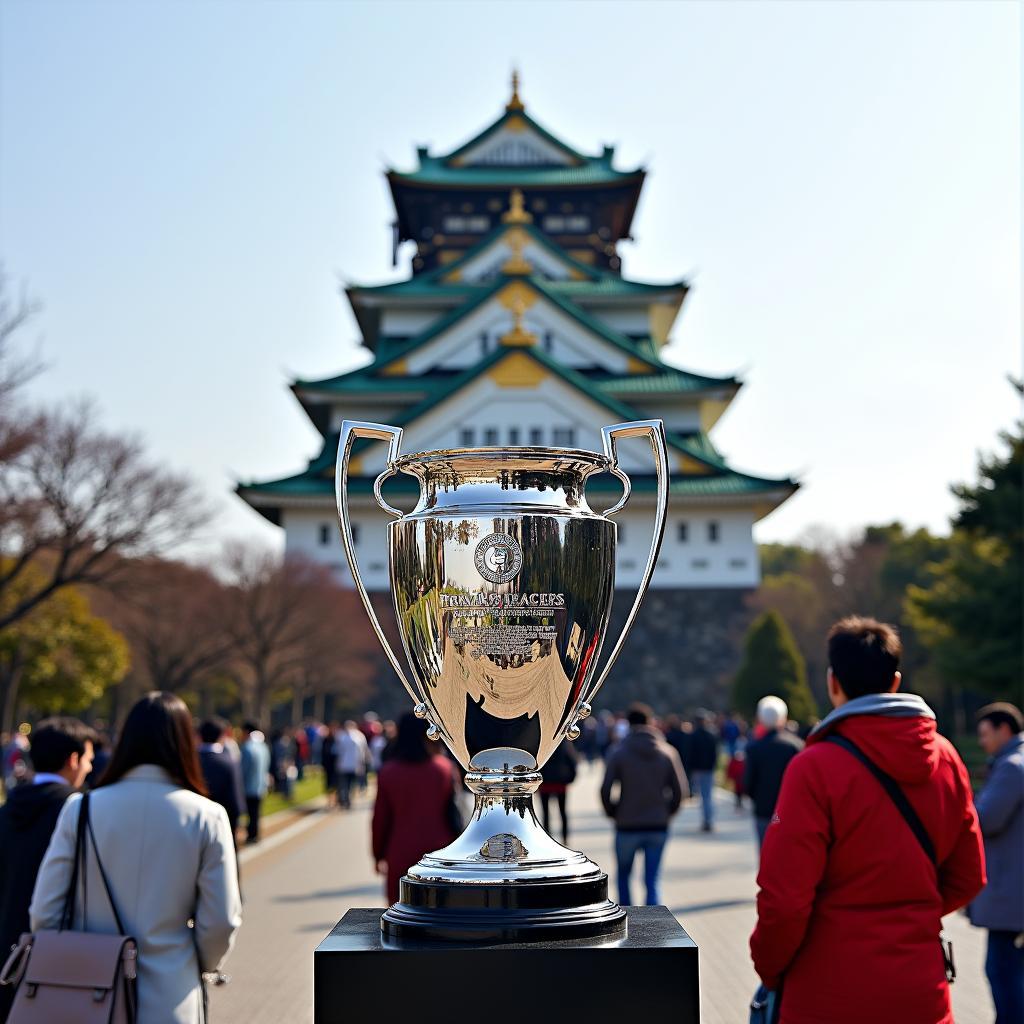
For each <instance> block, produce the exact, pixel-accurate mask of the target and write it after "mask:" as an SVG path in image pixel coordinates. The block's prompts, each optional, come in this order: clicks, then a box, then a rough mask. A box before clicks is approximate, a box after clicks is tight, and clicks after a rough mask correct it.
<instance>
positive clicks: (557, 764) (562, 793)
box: [537, 740, 579, 846]
mask: <svg viewBox="0 0 1024 1024" xmlns="http://www.w3.org/2000/svg"><path fill="white" fill-rule="evenodd" d="M578 761H579V758H578V757H577V755H576V750H575V748H574V747H573V745H572V744H571V743H570V742H569V741H568V740H562V742H561V743H559V744H558V746H557V747H555V752H554V753H553V754H552V755H551V757H549V758H548V759H547V761H546V762H545V763H544V767H543V768H541V770H540V774H541V778H542V779H543V780H544V781H543V782H542V783H541V784H540V789H539V790H538V794H537V795H538V796H539V797H540V812H541V817H542V818H543V820H544V828H545V830H546V831H547V833H548V835H550V834H551V801H552V800H554V801H555V803H556V804H557V805H558V814H559V816H560V817H561V819H562V845H563V846H567V845H568V844H569V815H568V811H567V810H566V795H567V793H568V791H569V787H570V786H571V785H572V784H573V783H574V782H575V781H576V765H577V763H578Z"/></svg>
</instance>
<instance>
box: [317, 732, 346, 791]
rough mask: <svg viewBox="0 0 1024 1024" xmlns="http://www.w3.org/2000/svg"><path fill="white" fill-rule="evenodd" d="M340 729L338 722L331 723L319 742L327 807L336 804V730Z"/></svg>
mask: <svg viewBox="0 0 1024 1024" xmlns="http://www.w3.org/2000/svg"><path fill="white" fill-rule="evenodd" d="M340 728H341V724H340V723H339V722H331V724H330V725H329V726H327V727H326V728H325V729H324V735H323V738H322V739H321V741H320V764H321V766H322V767H323V770H324V792H325V793H326V794H327V806H328V807H333V806H335V804H336V803H337V802H338V793H337V788H336V787H337V785H338V755H337V751H336V750H335V748H334V747H335V743H336V742H337V739H336V737H337V734H338V730H339V729H340Z"/></svg>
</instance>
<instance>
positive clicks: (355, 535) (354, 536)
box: [349, 523, 359, 544]
mask: <svg viewBox="0 0 1024 1024" xmlns="http://www.w3.org/2000/svg"><path fill="white" fill-rule="evenodd" d="M349 529H350V530H351V531H352V543H353V544H358V543H359V524H358V523H352V524H351V525H350V526H349Z"/></svg>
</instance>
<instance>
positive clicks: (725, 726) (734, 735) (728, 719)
mask: <svg viewBox="0 0 1024 1024" xmlns="http://www.w3.org/2000/svg"><path fill="white" fill-rule="evenodd" d="M719 733H720V735H721V737H722V742H723V743H724V744H725V752H726V753H727V754H728V755H729V757H730V758H731V757H732V756H733V754H735V753H736V744H737V743H739V739H740V736H742V735H743V730H742V728H741V727H740V723H739V720H738V719H737V717H736V715H735V714H733V712H731V711H730V712H729V714H727V715H726V716H725V717H724V719H723V720H722V728H721V729H720V730H719Z"/></svg>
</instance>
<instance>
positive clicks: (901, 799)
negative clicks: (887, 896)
mask: <svg viewBox="0 0 1024 1024" xmlns="http://www.w3.org/2000/svg"><path fill="white" fill-rule="evenodd" d="M825 740H826V742H828V743H834V744H835V745H836V746H837V747H842V748H843V750H845V751H846V752H847V753H848V754H852V755H853V756H854V757H855V758H857V760H858V761H860V763H861V764H862V765H864V767H865V768H867V770H868V771H869V772H871V774H872V775H874V777H875V778H876V779H877V780H878V782H879V784H880V785H881V787H882V789H884V790H885V791H886V793H888V794H889V798H890V799H891V800H892V802H893V803H894V804H895V805H896V809H897V810H898V811H899V812H900V814H902V815H903V819H904V820H905V821H906V823H907V824H908V825H909V826H910V831H911V832H913V833H914V837H915V838H916V839H917V841H918V842H919V843H920V844H921V849H922V850H924V852H925V854H927V856H928V859H929V860H930V861H931V862H932V865H933V866H934V867H935V868H936V870H938V867H939V860H938V857H936V855H935V844H934V843H933V842H932V838H931V836H930V835H928V830H927V829H926V828H925V827H924V822H922V821H921V819H920V817H918V814H917V811H915V810H914V808H913V807H912V806H911V803H910V801H909V800H908V799H907V795H906V793H904V792H903V790H902V789H901V788H900V786H899V783H897V782H896V780H895V779H894V778H893V777H892V776H891V775H888V774H887V773H886V772H884V771H882V769H881V768H879V767H878V765H877V764H875V762H874V761H872V760H871V758H870V757H868V756H867V754H865V753H864V751H863V750H861V749H860V747H858V746H857V744H856V743H854V742H853V741H852V740H848V739H847V738H846V737H845V736H840V735H838V734H837V733H832V734H830V735H829V736H826V737H825Z"/></svg>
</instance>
